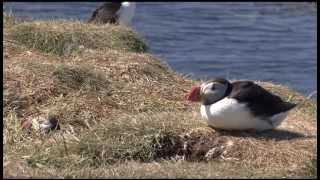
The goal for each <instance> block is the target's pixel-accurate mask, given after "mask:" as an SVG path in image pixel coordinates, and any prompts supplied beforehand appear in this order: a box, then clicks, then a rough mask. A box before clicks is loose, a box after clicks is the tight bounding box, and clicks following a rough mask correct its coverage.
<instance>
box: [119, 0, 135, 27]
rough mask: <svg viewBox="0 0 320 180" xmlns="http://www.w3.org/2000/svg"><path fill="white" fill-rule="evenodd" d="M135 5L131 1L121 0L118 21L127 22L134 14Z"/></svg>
mask: <svg viewBox="0 0 320 180" xmlns="http://www.w3.org/2000/svg"><path fill="white" fill-rule="evenodd" d="M135 8H136V5H135V3H133V2H122V3H121V8H120V10H119V21H120V22H121V23H124V24H127V25H128V24H129V23H130V22H131V20H132V18H133V16H134V12H135Z"/></svg>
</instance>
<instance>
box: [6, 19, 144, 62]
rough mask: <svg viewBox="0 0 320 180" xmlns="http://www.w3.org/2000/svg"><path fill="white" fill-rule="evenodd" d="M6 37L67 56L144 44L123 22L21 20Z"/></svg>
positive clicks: (139, 47) (135, 49)
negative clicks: (97, 24)
mask: <svg viewBox="0 0 320 180" xmlns="http://www.w3.org/2000/svg"><path fill="white" fill-rule="evenodd" d="M9 36H10V38H12V39H13V40H15V41H17V42H19V43H22V44H24V45H26V46H27V47H29V48H33V49H37V50H40V51H41V52H44V53H53V54H55V55H58V56H70V55H72V54H77V53H79V52H81V50H82V49H84V48H90V49H99V50H103V49H116V50H124V51H132V52H145V51H146V49H147V47H146V45H145V44H144V42H143V41H141V40H140V39H138V37H137V35H136V33H135V32H133V31H132V30H130V29H128V28H127V27H124V26H112V25H104V26H103V27H99V26H94V25H88V24H84V23H80V22H65V21H52V22H25V23H21V24H17V25H15V26H14V27H12V28H11V30H10V32H9Z"/></svg>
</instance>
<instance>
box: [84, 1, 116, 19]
mask: <svg viewBox="0 0 320 180" xmlns="http://www.w3.org/2000/svg"><path fill="white" fill-rule="evenodd" d="M120 7H121V2H106V3H104V4H103V5H101V6H100V7H98V8H97V9H96V10H95V11H94V12H93V14H92V16H91V18H90V19H89V21H88V22H89V23H90V22H96V23H116V22H117V19H118V15H117V11H118V10H119V9H120Z"/></svg>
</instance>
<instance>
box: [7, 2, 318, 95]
mask: <svg viewBox="0 0 320 180" xmlns="http://www.w3.org/2000/svg"><path fill="white" fill-rule="evenodd" d="M100 4H101V3H98V2H92V3H86V2H71V3H68V2H64V3H16V2H15V3H5V5H4V6H3V9H4V10H5V11H12V12H13V13H14V14H16V15H18V16H30V17H33V18H35V19H76V20H81V21H85V20H87V19H88V18H89V17H90V16H91V14H92V12H93V11H94V10H95V8H96V7H97V6H98V5H100ZM316 15H317V10H316V7H315V6H314V5H313V4H310V3H253V2H251V3H249V2H248V3H243V2H242V3H222V2H220V3H212V2H202V3H195V2H193V3H183V2H175V3H146V2H145V3H143V2H140V3H137V4H136V13H135V16H134V18H133V21H132V24H131V26H132V27H133V28H134V29H135V30H136V31H138V33H139V34H140V35H141V36H142V37H143V38H144V39H145V40H146V42H147V44H148V45H149V47H150V51H151V53H153V54H154V55H156V56H157V57H159V58H161V59H162V60H164V61H165V62H166V63H168V64H169V65H170V66H171V67H172V69H174V70H176V71H178V72H180V73H184V74H189V75H191V76H192V77H193V78H201V79H209V78H210V77H215V76H219V77H225V78H229V79H250V80H262V81H272V82H274V83H281V84H284V85H287V86H289V87H290V88H292V89H295V90H297V91H299V92H301V93H303V94H305V95H307V94H309V93H311V92H312V91H315V90H317V76H316V73H317V34H316V33H317V24H316V22H317V16H316Z"/></svg>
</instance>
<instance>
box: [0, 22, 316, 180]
mask: <svg viewBox="0 0 320 180" xmlns="http://www.w3.org/2000/svg"><path fill="white" fill-rule="evenodd" d="M55 27H56V28H55ZM33 31H34V33H31V32H33ZM5 32H8V34H9V35H8V34H5V35H4V43H3V44H4V55H5V61H4V62H5V63H4V96H3V98H4V102H3V106H4V114H3V117H4V123H3V124H4V128H3V131H4V133H3V135H4V137H3V140H4V154H3V155H4V160H3V162H4V174H5V175H4V176H5V177H17V176H23V177H28V176H32V177H63V178H65V177H73V178H74V177H88V178H94V177H97V178H99V177H100V178H101V177H105V178H106V177H107V178H148V177H159V178H219V177H220V178H221V177H245V178H247V177H269V178H273V177H275V178H280V177H316V176H317V174H316V159H317V156H316V132H317V128H316V120H315V119H316V110H317V106H316V103H315V102H313V101H311V100H308V99H306V98H305V97H303V96H301V95H300V94H298V93H296V92H294V91H292V90H290V89H288V88H286V87H284V86H281V85H275V84H273V83H270V82H257V83H259V84H260V85H262V86H263V87H265V88H266V89H269V90H270V91H272V92H274V93H275V94H278V95H280V96H282V98H283V99H285V100H288V101H291V102H295V103H298V106H297V108H295V109H294V110H292V111H291V112H290V113H289V115H288V117H287V119H286V120H285V121H284V122H283V123H282V124H281V126H280V127H279V128H277V129H276V130H273V131H269V132H264V133H260V134H257V135H252V134H247V133H244V132H224V131H222V132H216V131H215V130H213V129H211V128H210V127H208V126H207V125H206V124H205V123H204V122H203V121H202V120H201V117H200V114H199V104H190V103H188V102H186V100H185V97H184V96H185V94H186V93H187V92H188V91H189V90H190V88H191V87H192V85H194V84H195V83H200V82H199V81H194V80H191V79H188V78H186V77H183V76H181V75H179V74H177V73H175V72H173V71H172V70H171V69H170V68H169V67H168V66H167V65H165V64H163V63H162V62H161V61H160V60H158V59H156V58H155V57H153V56H152V55H150V54H146V53H141V52H143V51H136V50H134V49H135V47H136V45H133V46H131V45H132V44H136V40H133V39H137V38H136V37H134V38H133V39H130V38H129V39H126V38H125V40H119V41H118V40H117V42H110V41H105V40H106V39H112V38H114V36H118V35H119V34H125V35H123V37H124V36H126V37H127V36H131V33H132V31H131V30H130V29H128V28H127V27H118V26H112V25H105V26H95V25H87V24H81V23H79V22H54V21H50V22H40V21H37V22H28V23H26V22H22V23H17V24H14V25H12V26H11V27H6V26H5ZM98 32H99V33H98ZM94 34H100V35H101V34H103V37H102V36H99V37H100V38H104V39H99V40H98V39H97V41H99V43H100V44H99V43H96V44H95V45H96V46H93V45H92V42H93V40H92V39H91V40H88V39H90V38H89V37H92V38H97V36H95V35H94ZM131 37H133V36H131ZM59 38H62V39H63V40H62V41H61V39H59ZM82 38H83V39H82ZM85 38H88V39H86V40H84V39H85ZM57 39H59V40H57ZM87 40H88V41H87ZM113 40H114V39H113ZM16 42H20V44H19V43H18V44H17V43H16ZM138 42H140V41H139V40H138ZM59 43H60V44H59ZM68 44H69V45H68ZM80 44H81V45H82V46H83V47H81V51H80V50H79V49H77V48H76V47H78V46H80ZM111 44H112V45H111ZM138 44H139V43H138ZM67 45H68V46H70V47H74V49H73V50H72V51H67V50H66V49H65V48H63V47H65V46H67ZM106 47H108V48H106ZM71 49H72V48H71ZM124 49H126V50H125V51H123V50H124ZM48 53H49V54H48ZM62 56H63V58H62ZM48 114H54V115H56V116H57V118H58V120H59V123H60V126H61V129H60V130H56V131H52V132H51V133H49V134H45V135H44V134H41V133H39V132H37V131H33V132H31V133H28V132H25V131H24V130H22V129H21V128H20V122H21V120H22V119H28V118H38V117H47V116H48Z"/></svg>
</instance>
